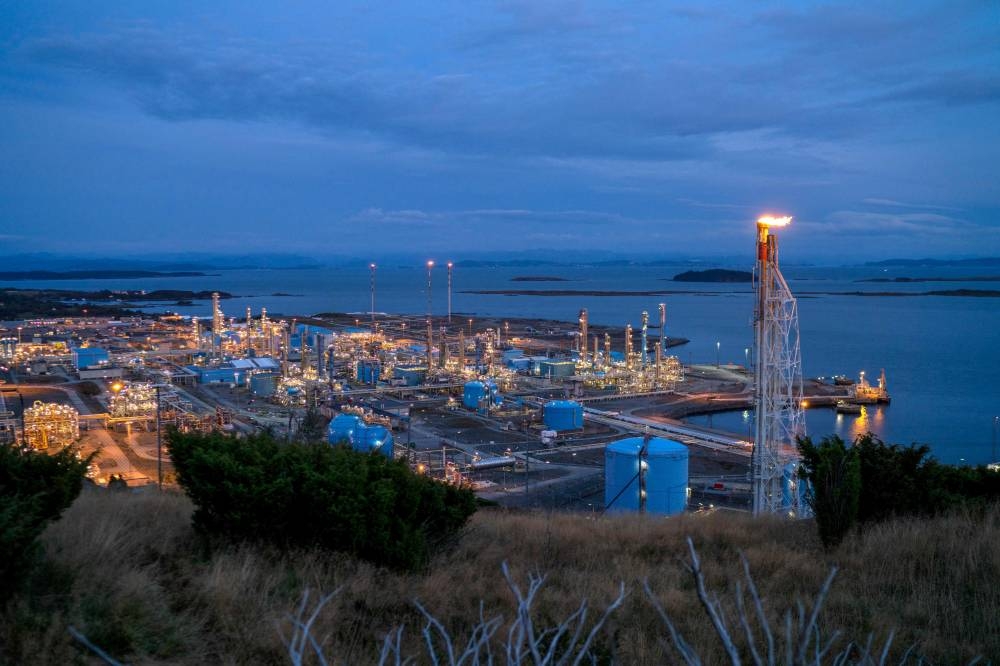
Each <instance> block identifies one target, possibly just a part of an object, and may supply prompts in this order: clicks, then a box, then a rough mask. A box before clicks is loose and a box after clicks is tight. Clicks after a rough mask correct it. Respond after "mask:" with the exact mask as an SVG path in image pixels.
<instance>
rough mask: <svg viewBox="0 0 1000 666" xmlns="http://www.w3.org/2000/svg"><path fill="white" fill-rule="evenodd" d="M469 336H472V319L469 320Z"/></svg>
mask: <svg viewBox="0 0 1000 666" xmlns="http://www.w3.org/2000/svg"><path fill="white" fill-rule="evenodd" d="M469 337H470V338H471V337H472V320H471V319H470V320H469Z"/></svg>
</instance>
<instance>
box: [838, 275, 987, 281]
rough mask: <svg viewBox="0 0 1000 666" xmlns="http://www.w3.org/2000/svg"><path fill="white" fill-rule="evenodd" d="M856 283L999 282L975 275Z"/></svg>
mask: <svg viewBox="0 0 1000 666" xmlns="http://www.w3.org/2000/svg"><path fill="white" fill-rule="evenodd" d="M855 281H856V282H1000V275H976V276H972V277H923V278H920V277H916V278H915V277H897V278H867V279H865V280H855Z"/></svg>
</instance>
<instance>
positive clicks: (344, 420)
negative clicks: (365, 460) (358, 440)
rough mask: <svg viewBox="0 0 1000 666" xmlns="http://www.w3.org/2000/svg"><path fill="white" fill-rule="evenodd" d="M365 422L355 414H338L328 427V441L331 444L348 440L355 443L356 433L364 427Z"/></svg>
mask: <svg viewBox="0 0 1000 666" xmlns="http://www.w3.org/2000/svg"><path fill="white" fill-rule="evenodd" d="M364 425H365V424H364V422H363V421H362V420H361V418H360V417H358V416H355V415H354V414H337V416H336V417H334V419H333V420H332V421H330V426H329V428H328V429H327V433H328V435H327V441H328V442H330V443H331V444H339V443H341V442H345V441H346V442H348V443H350V444H351V445H353V444H354V439H355V434H356V433H357V431H358V430H359V429H360V428H364Z"/></svg>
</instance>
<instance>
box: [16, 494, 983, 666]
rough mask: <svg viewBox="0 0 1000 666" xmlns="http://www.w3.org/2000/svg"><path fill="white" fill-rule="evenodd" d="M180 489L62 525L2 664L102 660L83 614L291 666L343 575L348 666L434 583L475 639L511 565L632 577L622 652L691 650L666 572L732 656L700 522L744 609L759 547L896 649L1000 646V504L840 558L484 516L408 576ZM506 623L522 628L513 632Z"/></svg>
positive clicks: (756, 542)
mask: <svg viewBox="0 0 1000 666" xmlns="http://www.w3.org/2000/svg"><path fill="white" fill-rule="evenodd" d="M190 514H191V506H190V504H189V502H188V501H187V499H186V498H185V497H183V496H180V495H174V494H164V495H159V494H156V493H151V494H147V495H130V494H115V493H105V492H97V491H92V492H85V493H84V494H83V495H82V496H81V497H80V498H79V499H78V500H77V502H76V504H74V506H73V507H72V508H71V509H70V510H69V511H68V512H67V513H66V514H65V516H64V517H63V518H62V519H61V520H60V521H59V522H58V523H56V524H54V525H53V526H51V527H50V528H49V530H48V531H47V533H46V534H45V536H44V546H45V551H46V564H45V565H44V566H43V568H42V569H41V570H40V571H39V572H38V573H37V574H36V575H35V576H34V577H33V578H32V580H30V581H28V583H27V584H28V591H27V592H25V593H22V594H21V595H19V596H18V597H16V598H14V599H11V600H7V601H6V604H5V606H4V608H3V610H2V613H3V614H2V616H0V645H2V646H3V647H2V655H3V657H2V660H4V661H8V662H10V663H33V664H64V663H72V662H73V661H74V660H77V661H78V662H82V663H86V662H84V661H83V660H82V659H81V657H80V655H81V654H82V653H81V651H80V650H79V649H78V648H77V647H76V646H74V645H73V644H72V643H71V639H70V637H69V635H68V633H67V630H66V626H67V625H70V624H71V625H74V626H75V627H77V628H78V629H79V630H81V631H82V632H83V633H84V634H86V635H87V636H88V637H89V638H90V639H91V640H92V641H94V642H95V643H97V644H98V645H100V646H102V647H103V648H105V649H106V650H107V651H108V652H110V653H111V654H112V655H113V656H115V657H117V658H120V659H127V660H129V661H130V662H132V663H180V664H203V663H231V664H245V663H253V664H269V663H273V664H287V663H289V661H288V658H287V656H286V653H285V648H284V645H283V643H282V639H281V631H282V630H283V631H285V633H286V634H287V633H289V627H288V619H287V618H288V615H289V613H291V612H293V611H294V609H295V608H296V606H297V603H298V601H299V599H300V597H301V594H302V591H303V589H304V588H306V587H308V588H311V589H312V590H314V591H333V590H334V589H336V588H338V587H341V586H342V589H341V591H340V593H339V594H338V596H336V597H335V598H334V599H333V600H331V602H330V603H329V604H328V605H327V606H326V608H325V609H324V611H323V613H321V615H320V617H319V619H318V620H317V624H316V630H315V631H314V635H316V636H317V637H319V638H321V639H322V640H323V641H324V646H325V647H326V651H327V654H328V655H330V656H332V657H335V660H334V661H336V662H337V663H344V662H346V663H352V664H365V663H372V662H373V661H374V660H376V658H377V654H378V648H379V645H380V644H381V641H382V637H383V635H384V634H385V633H386V631H388V630H389V629H390V628H392V627H394V626H396V625H399V624H403V625H405V630H404V634H403V643H404V646H405V647H406V649H407V650H408V651H410V653H411V654H417V653H418V650H419V647H420V646H419V640H420V631H421V629H422V628H423V621H422V619H421V616H420V615H419V613H418V611H417V610H416V609H415V607H414V605H413V603H412V600H413V599H415V598H418V599H419V600H420V601H421V602H422V603H423V604H424V606H425V607H427V608H428V609H429V610H430V611H432V612H433V613H435V615H436V616H437V617H438V618H439V619H440V620H441V621H442V623H443V624H444V625H445V626H447V627H448V628H449V629H450V630H452V632H453V634H454V635H456V636H464V635H465V632H467V631H468V628H469V626H470V623H471V621H473V620H474V619H475V618H476V617H478V614H479V604H480V600H482V601H483V602H484V604H485V611H486V614H487V615H495V614H497V613H502V614H503V615H504V617H505V618H506V619H510V618H511V616H512V614H513V613H512V606H511V602H512V596H511V593H510V592H509V591H508V589H507V587H506V586H505V584H504V582H503V580H502V578H501V575H500V565H501V562H503V561H505V560H506V561H508V562H509V564H510V567H511V570H512V573H513V575H514V577H515V579H516V580H518V581H520V582H521V583H522V584H523V582H524V581H525V580H526V579H527V576H528V573H529V572H533V571H541V572H544V573H547V574H548V575H549V577H548V579H547V581H546V584H545V586H544V587H543V588H542V590H541V592H540V599H539V603H538V604H537V605H536V612H537V614H538V615H539V616H540V617H541V618H542V619H543V620H544V619H545V618H550V619H551V618H562V617H565V616H566V615H568V614H569V613H570V612H572V611H573V610H575V608H576V607H577V606H578V605H579V603H580V601H581V599H582V598H583V597H586V598H588V599H589V600H590V602H591V604H592V606H594V607H595V609H599V608H603V605H605V604H607V603H609V602H610V601H611V600H612V599H613V598H614V596H615V595H616V594H617V587H618V583H619V582H620V581H624V582H625V584H626V587H627V589H628V590H629V596H628V597H627V598H626V600H625V603H624V605H623V607H622V608H620V609H619V610H618V611H616V613H615V614H614V615H613V616H612V619H611V621H610V622H609V624H608V625H607V626H606V627H605V631H604V632H602V635H601V636H600V641H599V645H600V646H601V650H602V651H604V652H605V653H607V654H608V655H609V656H610V655H613V656H615V657H617V658H618V659H619V660H620V661H621V662H622V663H648V664H653V663H664V662H665V661H668V662H674V661H676V657H675V656H674V655H672V654H669V653H668V655H667V656H666V657H665V653H664V648H663V647H662V646H661V644H660V639H661V638H664V637H666V630H665V629H664V627H663V625H662V623H660V621H659V619H658V618H657V616H656V614H655V611H654V610H653V609H652V607H651V605H650V604H649V602H648V601H647V600H646V599H645V597H644V594H643V592H642V589H641V581H642V580H643V579H646V578H648V579H649V581H650V585H651V586H652V588H653V589H654V590H655V591H656V592H657V593H658V594H659V596H660V599H661V600H662V601H663V604H664V606H665V607H666V609H667V611H668V612H669V613H670V614H671V615H672V616H673V617H674V618H675V619H676V621H677V624H678V628H679V629H680V630H681V631H682V632H683V634H684V635H685V637H686V638H687V639H688V640H689V642H691V643H693V644H695V645H696V646H698V647H699V648H700V649H701V652H702V655H703V657H704V659H705V661H706V663H718V662H719V661H720V660H721V659H722V653H721V651H720V648H719V647H718V645H717V641H716V640H715V636H714V634H713V632H712V630H711V627H710V625H709V624H708V622H706V620H705V617H704V614H703V612H702V610H701V608H700V606H699V605H698V602H697V598H696V596H695V592H694V588H693V584H692V581H691V579H690V575H689V574H688V573H687V572H686V571H685V570H684V568H683V566H682V564H681V560H682V559H683V558H685V556H686V547H685V543H684V538H685V537H686V536H688V535H690V536H691V537H693V539H694V542H695V545H696V546H697V548H698V551H699V553H700V555H701V558H702V567H703V568H704V570H705V572H706V575H707V579H708V584H709V586H710V587H711V588H713V589H715V590H716V591H718V592H719V595H720V597H721V598H722V599H723V601H724V603H725V604H727V605H728V606H730V607H731V606H732V595H733V590H734V584H735V582H736V581H737V580H738V579H739V577H740V569H739V560H738V554H737V553H738V551H742V552H744V553H745V554H746V557H747V559H748V560H749V563H750V567H751V569H752V570H753V572H754V577H755V579H756V582H757V585H758V587H759V588H760V592H761V596H762V597H763V598H764V600H765V606H766V607H767V608H768V609H769V611H772V612H773V614H774V617H777V616H778V614H779V613H783V612H784V610H785V609H787V608H788V607H789V606H791V605H793V604H794V603H795V601H796V600H797V599H803V600H808V599H811V598H812V596H813V595H814V594H815V592H816V590H818V589H819V587H820V586H821V584H822V582H823V579H824V578H825V577H826V575H827V573H828V572H829V568H830V566H831V565H833V564H836V565H837V566H839V567H840V573H839V574H838V576H837V579H836V580H835V582H834V584H833V588H832V590H831V593H830V597H829V600H828V602H827V604H826V606H825V610H824V613H823V616H822V618H821V624H822V627H823V628H824V630H825V631H831V630H833V629H840V630H842V631H843V632H844V633H845V634H846V635H847V636H849V637H851V638H856V639H858V640H860V641H864V640H865V638H866V636H867V635H868V634H869V632H875V633H876V635H877V636H880V637H884V635H885V634H886V633H887V632H888V631H889V630H890V629H891V628H896V629H897V630H898V632H899V633H900V636H899V638H897V640H896V643H895V645H896V646H899V647H900V652H901V651H902V647H904V646H906V645H909V644H911V643H916V644H917V647H918V650H919V651H920V652H921V653H923V654H925V655H926V656H928V657H930V658H932V659H934V660H935V661H936V662H938V663H958V662H963V661H968V660H969V659H970V658H971V657H972V656H974V655H983V656H986V657H993V658H996V657H997V656H998V655H1000V548H997V544H1000V510H998V509H994V510H992V511H991V512H989V513H987V514H986V515H985V516H982V515H981V516H970V515H952V516H948V517H942V518H937V519H931V520H923V521H898V522H894V523H889V524H885V525H882V526H880V527H878V528H876V529H873V530H870V531H868V532H866V533H863V534H858V535H853V536H851V537H849V538H848V539H847V540H846V541H845V542H844V543H843V544H842V545H841V546H840V548H839V549H838V550H836V551H834V552H832V553H825V552H824V551H823V550H822V549H821V548H820V546H819V543H818V540H817V539H816V536H815V526H814V525H812V524H811V523H788V522H784V521H781V520H777V519H764V520H759V519H758V520H754V519H750V518H748V517H746V516H740V515H734V514H715V515H711V516H684V517H680V518H675V519H669V520H662V519H659V520H657V519H644V518H642V517H626V518H600V517H598V518H596V519H592V518H589V517H585V516H579V515H561V514H551V515H546V514H512V513H504V512H500V511H480V512H479V513H478V514H477V515H476V516H475V517H474V518H473V520H472V521H471V523H470V526H469V528H468V529H467V530H466V532H465V533H464V534H463V536H462V537H461V539H459V540H458V542H457V543H455V544H454V545H453V547H452V548H451V549H449V551H448V552H446V553H444V554H442V555H440V556H438V557H437V558H436V559H435V560H434V562H433V565H432V566H431V567H430V568H429V569H428V570H427V571H426V572H423V573H421V574H401V573H396V572H391V571H387V570H383V569H377V568H375V567H373V566H371V565H368V564H365V563H363V562H359V561H357V560H353V559H351V558H349V557H347V556H339V555H329V554H324V553H319V552H315V551H305V552H291V553H287V552H286V553H279V552H275V551H271V550H268V549H265V548H260V547H255V546H243V547H218V548H209V547H207V546H206V545H205V544H203V543H201V542H199V541H198V540H197V538H196V537H195V536H194V534H193V533H192V530H191V528H190ZM500 633H505V632H504V631H503V630H501V632H500Z"/></svg>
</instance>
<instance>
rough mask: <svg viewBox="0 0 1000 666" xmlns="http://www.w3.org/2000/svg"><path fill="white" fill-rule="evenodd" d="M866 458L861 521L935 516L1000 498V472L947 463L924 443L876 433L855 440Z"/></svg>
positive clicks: (862, 482) (862, 486) (859, 456)
mask: <svg viewBox="0 0 1000 666" xmlns="http://www.w3.org/2000/svg"><path fill="white" fill-rule="evenodd" d="M854 448H855V450H857V452H858V458H859V460H860V462H861V503H860V507H859V511H858V520H859V522H861V523H870V522H881V521H884V520H887V519H888V518H891V517H893V516H929V515H936V514H939V513H941V512H943V511H947V510H949V509H952V508H956V507H960V506H965V507H969V506H974V505H978V504H983V503H985V502H989V501H995V500H997V499H1000V472H995V471H991V470H988V469H987V468H986V467H955V466H952V465H943V464H941V463H939V462H938V461H937V460H935V459H934V458H932V457H930V456H929V455H928V454H929V453H930V449H929V448H928V447H927V446H923V445H916V444H914V445H910V446H899V445H898V444H885V443H884V442H883V441H882V440H880V439H879V438H878V437H876V436H875V435H873V434H872V433H867V434H865V435H860V436H858V438H857V439H856V440H855V442H854Z"/></svg>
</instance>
